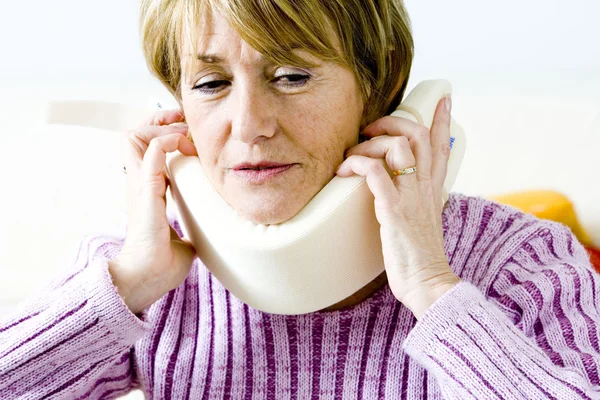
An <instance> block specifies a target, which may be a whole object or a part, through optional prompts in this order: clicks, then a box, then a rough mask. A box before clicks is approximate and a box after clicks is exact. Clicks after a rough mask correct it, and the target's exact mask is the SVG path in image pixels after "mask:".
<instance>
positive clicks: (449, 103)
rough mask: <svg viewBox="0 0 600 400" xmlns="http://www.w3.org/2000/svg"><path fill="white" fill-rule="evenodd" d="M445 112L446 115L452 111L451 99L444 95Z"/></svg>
mask: <svg viewBox="0 0 600 400" xmlns="http://www.w3.org/2000/svg"><path fill="white" fill-rule="evenodd" d="M445 103H446V111H447V112H448V114H450V112H451V111H452V97H451V96H450V95H446V101H445Z"/></svg>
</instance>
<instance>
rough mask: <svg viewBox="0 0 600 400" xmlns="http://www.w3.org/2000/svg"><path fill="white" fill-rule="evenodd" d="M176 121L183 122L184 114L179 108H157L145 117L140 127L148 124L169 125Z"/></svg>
mask: <svg viewBox="0 0 600 400" xmlns="http://www.w3.org/2000/svg"><path fill="white" fill-rule="evenodd" d="M176 122H185V115H184V113H183V111H181V110H180V109H172V110H159V111H156V112H155V113H154V114H152V115H151V116H150V117H148V119H146V120H145V121H144V122H143V123H142V124H141V125H140V128H141V127H144V126H148V125H170V124H174V123H176Z"/></svg>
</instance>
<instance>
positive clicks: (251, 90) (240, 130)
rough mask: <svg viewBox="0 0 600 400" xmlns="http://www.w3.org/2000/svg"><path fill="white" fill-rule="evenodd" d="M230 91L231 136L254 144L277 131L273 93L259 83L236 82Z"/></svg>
mask: <svg viewBox="0 0 600 400" xmlns="http://www.w3.org/2000/svg"><path fill="white" fill-rule="evenodd" d="M233 91H234V93H231V97H230V99H231V101H232V103H233V104H232V106H233V107H231V112H232V114H231V136H232V137H234V138H235V139H237V140H239V141H242V142H245V143H248V144H255V143H258V142H260V141H261V140H265V139H267V138H270V137H272V136H273V135H274V134H275V132H276V131H277V122H276V117H275V110H274V107H273V95H272V94H271V93H270V92H269V90H268V89H267V88H263V87H261V85H260V84H252V83H245V84H243V83H242V84H238V86H237V87H236V88H233Z"/></svg>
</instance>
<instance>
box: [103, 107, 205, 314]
mask: <svg viewBox="0 0 600 400" xmlns="http://www.w3.org/2000/svg"><path fill="white" fill-rule="evenodd" d="M174 123H180V124H178V125H171V124H174ZM187 132H188V127H187V124H185V117H184V116H183V113H182V112H181V111H180V110H164V111H157V112H156V113H155V114H154V115H153V116H152V118H151V119H150V120H149V121H147V122H146V123H144V124H143V125H141V126H140V127H139V128H138V129H137V130H135V131H131V132H128V133H127V134H126V135H124V138H123V158H124V164H125V167H126V169H127V213H128V222H127V236H126V238H125V243H124V245H123V247H122V249H121V251H120V253H119V255H118V256H117V257H116V258H115V259H113V260H111V261H110V262H109V272H110V274H111V276H112V279H113V283H114V284H115V286H116V287H117V289H118V291H119V295H121V297H122V298H123V300H124V301H125V303H126V304H127V305H128V306H129V308H130V309H131V311H132V312H133V313H134V314H138V313H140V312H142V311H143V310H145V309H146V308H148V307H150V306H151V305H152V304H153V303H154V302H156V301H157V300H158V299H160V298H161V297H162V296H164V295H165V294H166V293H168V292H169V291H170V290H172V289H174V288H176V287H178V286H179V285H180V284H181V283H182V282H183V281H184V280H185V278H186V277H187V275H188V273H189V271H190V268H191V266H192V263H193V261H194V258H195V256H196V252H195V249H194V247H193V245H192V244H191V243H190V242H188V241H186V240H183V239H181V238H180V237H179V235H178V234H177V232H175V230H174V229H173V228H172V227H171V226H170V225H169V223H168V220H167V214H166V191H167V186H168V178H167V175H166V171H165V164H166V153H168V152H173V151H175V150H179V151H180V152H181V153H182V154H184V155H188V156H192V155H196V156H197V155H198V153H197V152H196V147H195V146H194V144H193V143H192V142H191V141H190V140H189V139H188V138H187V137H186V134H187Z"/></svg>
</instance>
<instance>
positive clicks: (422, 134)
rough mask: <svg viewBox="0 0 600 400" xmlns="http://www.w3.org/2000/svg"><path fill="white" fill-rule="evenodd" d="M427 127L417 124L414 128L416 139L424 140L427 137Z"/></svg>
mask: <svg viewBox="0 0 600 400" xmlns="http://www.w3.org/2000/svg"><path fill="white" fill-rule="evenodd" d="M429 135H430V133H429V129H428V128H427V127H426V126H423V125H419V126H418V127H416V128H415V138H416V139H417V140H426V139H429Z"/></svg>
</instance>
